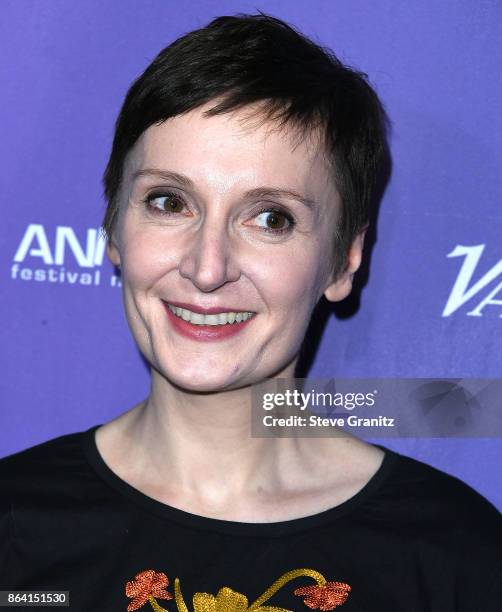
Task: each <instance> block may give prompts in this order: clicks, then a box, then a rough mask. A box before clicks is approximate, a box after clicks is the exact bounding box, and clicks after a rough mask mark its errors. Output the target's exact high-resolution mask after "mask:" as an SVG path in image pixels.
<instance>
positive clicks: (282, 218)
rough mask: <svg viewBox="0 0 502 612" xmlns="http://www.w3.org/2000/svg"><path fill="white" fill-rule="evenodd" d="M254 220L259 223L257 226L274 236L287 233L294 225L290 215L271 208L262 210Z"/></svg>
mask: <svg viewBox="0 0 502 612" xmlns="http://www.w3.org/2000/svg"><path fill="white" fill-rule="evenodd" d="M256 218H257V219H258V220H259V221H260V223H259V224H258V225H259V226H260V227H263V229H264V230H265V231H267V232H272V233H275V234H282V233H285V232H289V231H291V229H292V228H293V225H294V224H295V221H294V220H293V218H292V217H291V216H290V215H288V214H286V213H284V212H281V211H280V210H275V209H273V208H272V209H266V210H262V211H261V212H260V213H259V214H258V216H257V217H256Z"/></svg>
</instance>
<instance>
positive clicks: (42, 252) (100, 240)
mask: <svg viewBox="0 0 502 612" xmlns="http://www.w3.org/2000/svg"><path fill="white" fill-rule="evenodd" d="M105 249H106V240H105V238H104V236H103V234H102V232H101V228H97V229H96V228H89V229H87V234H86V235H85V238H84V239H82V238H81V237H80V238H79V237H78V236H77V234H76V232H75V230H74V229H73V228H72V227H68V226H66V225H57V226H56V229H55V232H54V231H51V232H47V231H46V229H45V227H44V226H43V225H41V224H38V223H30V225H28V227H27V228H26V230H25V232H24V235H23V236H22V238H21V240H20V242H19V246H18V247H17V250H16V253H15V255H14V260H13V262H12V265H11V269H10V274H11V279H12V280H14V281H20V282H34V283H57V284H67V285H81V286H89V287H96V286H98V285H102V284H106V285H108V286H110V287H120V286H121V282H120V276H117V275H116V274H114V273H113V272H111V273H110V276H109V277H108V278H107V279H104V278H103V275H102V270H101V266H102V264H103V259H104V254H105Z"/></svg>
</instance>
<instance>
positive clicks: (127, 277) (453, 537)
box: [0, 14, 502, 612]
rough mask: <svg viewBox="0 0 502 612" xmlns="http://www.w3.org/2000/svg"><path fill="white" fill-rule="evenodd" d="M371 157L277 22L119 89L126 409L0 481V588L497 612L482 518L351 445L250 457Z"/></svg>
mask: <svg viewBox="0 0 502 612" xmlns="http://www.w3.org/2000/svg"><path fill="white" fill-rule="evenodd" d="M384 157H385V133H384V113H383V110H382V108H381V105H380V103H379V100H378V98H377V96H376V94H375V93H374V91H373V90H372V89H371V87H370V86H369V85H368V83H367V82H366V80H365V78H364V75H362V74H360V73H357V72H356V71H353V70H350V69H348V68H346V67H344V66H343V65H342V64H341V63H340V62H339V61H338V60H337V59H336V58H335V57H334V56H332V55H330V54H329V53H328V52H326V51H325V50H323V49H321V48H320V47H318V46H316V45H315V44H314V43H312V42H311V41H309V40H307V39H306V38H304V37H303V36H301V35H300V34H299V33H297V32H296V31H295V30H293V29H292V28H290V27H289V26H287V24H285V23H284V22H281V21H280V20H278V19H275V18H273V17H270V16H266V15H263V14H259V15H254V16H238V17H221V18H218V19H215V20H214V21H213V22H211V23H210V24H209V25H208V26H207V27H206V28H202V29H200V30H197V31H194V32H191V33H189V34H187V35H186V36H184V37H182V38H181V39H179V40H177V41H175V42H174V43H173V44H172V45H170V46H169V47H167V48H166V49H164V50H163V51H162V52H161V53H160V54H159V55H158V57H157V58H156V59H155V60H154V61H153V62H152V64H151V65H150V66H149V67H148V68H147V70H146V71H145V73H144V74H143V75H142V76H141V77H140V78H139V79H138V80H137V81H136V82H135V83H134V84H133V86H132V87H131V89H130V91H129V92H128V94H127V97H126V100H125V102H124V105H123V107H122V110H121V113H120V116H119V118H118V121H117V125H116V132H115V139H114V143H113V149H112V153H111V156H110V160H109V163H108V167H107V170H106V173H105V177H104V184H105V194H106V198H107V201H108V208H107V211H106V216H105V220H104V224H103V225H104V228H105V231H106V233H107V237H108V248H107V252H108V256H109V258H110V260H111V261H112V262H113V264H114V265H116V266H117V267H119V268H120V270H121V275H122V286H123V297H124V304H125V309H126V314H127V320H128V323H129V326H130V328H131V331H132V334H133V336H134V338H135V340H136V342H137V344H138V347H139V349H140V350H141V352H142V354H143V355H144V357H145V359H146V360H147V361H148V363H149V364H150V367H151V390H150V394H149V395H148V397H147V398H146V400H145V401H143V402H141V403H140V404H138V405H137V406H134V407H133V408H131V409H130V410H128V411H127V412H125V413H124V414H122V415H121V416H120V417H118V418H117V419H114V420H113V421H111V422H110V423H107V424H105V425H101V426H99V425H97V426H94V427H92V428H91V429H89V430H88V431H86V432H78V433H75V434H70V435H65V436H61V437H59V438H56V439H54V440H50V441H48V442H46V443H44V444H41V445H38V446H36V447H33V448H31V449H28V450H26V451H23V452H21V453H17V454H16V455H12V456H10V457H7V458H5V459H3V460H2V461H0V477H1V482H2V491H3V496H2V502H1V504H2V505H1V506H0V510H1V513H0V520H1V522H0V535H1V536H2V541H3V542H4V544H3V545H2V550H1V553H0V570H1V573H0V576H1V577H0V587H1V589H3V590H6V589H11V590H18V591H19V590H23V589H24V590H31V591H35V590H39V591H43V590H49V589H51V590H53V591H68V592H69V602H70V605H71V607H72V608H73V609H74V610H86V611H87V610H103V611H104V610H112V609H113V610H137V609H141V608H144V609H154V610H157V611H159V610H178V611H180V612H185V611H187V610H194V611H195V612H209V611H214V612H216V611H218V612H223V611H229V612H230V611H232V612H233V611H235V612H237V611H244V610H268V611H273V610H275V611H278V610H307V609H309V608H310V609H317V610H333V609H335V608H338V607H343V608H345V609H346V610H347V611H349V610H372V611H376V610H407V611H413V610H433V611H436V610H437V611H439V610H441V612H444V611H449V610H474V609H479V610H485V611H486V610H495V609H499V606H500V594H501V587H500V579H501V578H502V560H501V556H500V545H501V542H502V534H501V532H502V527H501V521H500V514H499V513H498V512H497V511H496V509H495V508H493V506H491V505H490V504H489V503H488V501H486V500H485V499H484V498H482V497H481V496H480V495H479V494H478V493H476V492H475V491H473V490H472V489H470V488H469V487H468V486H467V485H465V484H463V483H461V482H460V481H459V480H457V479H455V478H453V477H451V476H448V475H446V474H444V473H442V472H440V471H438V470H436V469H434V468H432V467H430V466H427V465H425V464H423V463H420V462H418V461H416V460H413V459H411V458H407V457H404V456H402V455H399V454H397V453H395V452H393V451H391V450H389V449H386V448H385V447H382V446H376V445H371V444H368V443H365V442H363V441H361V440H358V439H357V438H355V437H352V436H347V435H345V436H344V437H342V436H333V437H331V438H309V437H305V438H302V437H295V438H253V437H252V436H251V434H250V427H251V424H250V420H249V408H250V399H251V393H250V390H251V388H252V386H253V385H255V384H257V383H260V382H262V381H265V380H269V379H277V378H290V377H292V376H294V373H295V366H296V365H297V362H298V355H299V353H300V349H301V345H302V342H303V341H304V337H305V334H306V331H307V327H308V324H309V321H310V319H311V315H312V313H313V310H314V308H315V306H316V305H317V303H318V302H319V300H320V299H321V298H322V297H323V296H324V297H325V298H326V299H327V300H329V301H332V302H335V301H338V300H342V299H344V298H345V297H346V296H347V295H348V294H349V293H350V291H351V288H352V279H353V276H354V274H355V272H356V271H357V269H358V267H359V265H360V262H361V257H362V250H363V242H364V235H365V231H366V229H367V224H368V219H369V215H370V201H371V196H372V191H373V188H374V185H375V183H376V177H377V172H378V169H379V168H380V166H381V164H382V161H383V160H384Z"/></svg>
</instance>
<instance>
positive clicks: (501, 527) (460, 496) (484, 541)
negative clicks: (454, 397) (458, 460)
mask: <svg viewBox="0 0 502 612" xmlns="http://www.w3.org/2000/svg"><path fill="white" fill-rule="evenodd" d="M387 453H389V458H390V457H392V460H391V461H390V462H389V463H392V464H393V469H392V470H389V474H388V477H387V479H386V480H385V483H384V484H383V486H382V487H381V488H380V491H379V495H378V499H379V502H380V503H379V506H380V508H381V509H382V512H385V515H386V517H387V520H388V521H389V522H390V523H391V524H392V528H393V530H394V531H395V532H396V533H399V532H401V533H405V534H406V535H407V536H408V537H410V538H413V537H415V536H417V537H420V538H424V537H426V538H428V539H429V541H430V543H431V545H434V546H438V547H441V545H442V543H444V544H445V545H448V546H450V545H451V543H452V542H454V543H455V548H456V549H458V551H461V550H465V551H466V552H467V551H468V550H469V549H470V550H474V549H476V550H478V551H480V550H481V549H482V548H486V550H487V551H492V553H493V554H494V555H495V554H496V555H497V556H498V558H499V560H502V554H501V553H500V551H502V514H501V513H500V511H499V510H498V509H497V508H496V507H495V506H494V505H493V504H492V502H490V501H489V500H488V499H487V498H486V497H484V496H483V495H482V494H481V493H480V492H478V491H477V490H476V489H474V488H473V487H472V486H471V485H469V484H468V483H466V482H464V481H463V480H461V479H460V478H458V477H457V476H454V475H452V474H449V473H447V472H445V471H443V470H441V469H439V468H437V467H434V466H433V465H430V464H428V463H425V462H424V461H421V460H419V459H416V458H413V457H410V456H407V455H403V454H400V453H397V452H396V451H392V450H389V449H387ZM497 551H498V552H497Z"/></svg>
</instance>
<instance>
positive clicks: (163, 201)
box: [144, 193, 185, 215]
mask: <svg viewBox="0 0 502 612" xmlns="http://www.w3.org/2000/svg"><path fill="white" fill-rule="evenodd" d="M144 202H145V204H146V205H147V206H148V207H149V208H150V209H151V210H153V212H155V213H160V214H161V215H169V214H175V213H179V212H182V211H183V207H184V206H185V202H184V201H183V199H182V198H181V197H180V196H178V195H176V194H175V193H151V194H150V195H149V196H147V197H146V199H145V200H144Z"/></svg>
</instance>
